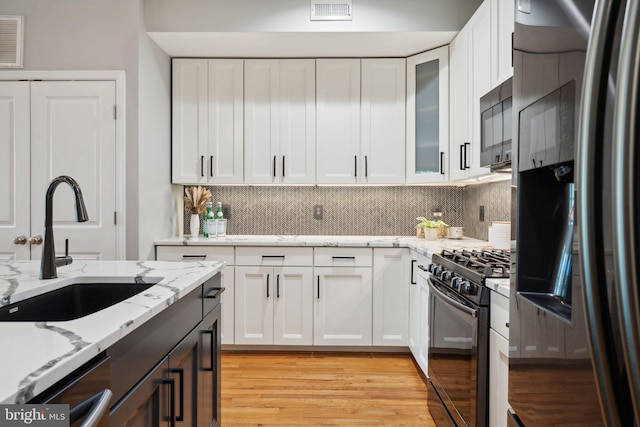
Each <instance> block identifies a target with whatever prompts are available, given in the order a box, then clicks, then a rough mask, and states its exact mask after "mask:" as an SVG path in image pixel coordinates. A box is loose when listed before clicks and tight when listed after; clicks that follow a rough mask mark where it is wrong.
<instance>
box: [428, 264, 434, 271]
mask: <svg viewBox="0 0 640 427" xmlns="http://www.w3.org/2000/svg"><path fill="white" fill-rule="evenodd" d="M435 267H436V266H435V265H434V264H429V267H427V270H429V273H433V270H434V269H435Z"/></svg>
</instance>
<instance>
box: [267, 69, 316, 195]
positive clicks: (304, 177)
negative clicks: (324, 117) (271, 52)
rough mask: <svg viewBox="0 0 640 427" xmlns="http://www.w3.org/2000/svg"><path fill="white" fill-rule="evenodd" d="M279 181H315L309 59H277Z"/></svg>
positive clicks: (313, 103) (313, 82) (313, 99)
mask: <svg viewBox="0 0 640 427" xmlns="http://www.w3.org/2000/svg"><path fill="white" fill-rule="evenodd" d="M279 155H280V157H279V158H278V161H277V162H276V163H277V164H276V169H277V171H278V173H277V175H278V176H279V181H280V182H282V183H287V184H313V183H315V181H316V69H315V61H314V60H313V59H283V60H280V150H279Z"/></svg>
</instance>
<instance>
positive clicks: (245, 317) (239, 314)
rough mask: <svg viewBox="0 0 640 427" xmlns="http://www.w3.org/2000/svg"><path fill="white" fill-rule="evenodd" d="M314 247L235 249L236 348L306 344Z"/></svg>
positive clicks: (310, 331) (309, 336) (310, 329)
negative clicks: (243, 345) (248, 345)
mask: <svg viewBox="0 0 640 427" xmlns="http://www.w3.org/2000/svg"><path fill="white" fill-rule="evenodd" d="M312 274H313V248H279V247H261V248H254V247H238V248H236V274H235V276H236V292H235V316H236V319H235V344H275V345H311V344H312V342H313V338H312V336H313V335H312V334H313V327H312V322H313V315H312V313H313V312H312V305H311V303H312V292H313V288H312V286H311V284H312Z"/></svg>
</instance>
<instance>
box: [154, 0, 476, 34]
mask: <svg viewBox="0 0 640 427" xmlns="http://www.w3.org/2000/svg"><path fill="white" fill-rule="evenodd" d="M145 2H146V8H147V13H146V25H147V29H148V31H156V32H158V31H175V32H226V31H234V32H269V31H273V32H306V31H312V32H313V31H359V32H379V31H382V32H393V31H400V32H405V31H459V30H460V29H461V28H462V27H463V26H464V24H465V23H466V22H467V21H468V20H469V18H470V17H471V15H473V12H475V10H476V9H477V8H478V6H479V5H480V4H481V3H482V0H353V20H352V21H340V22H327V21H313V22H312V21H310V19H309V18H310V1H309V0H180V1H176V0H145Z"/></svg>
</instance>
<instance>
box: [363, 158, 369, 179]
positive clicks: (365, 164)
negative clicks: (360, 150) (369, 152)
mask: <svg viewBox="0 0 640 427" xmlns="http://www.w3.org/2000/svg"><path fill="white" fill-rule="evenodd" d="M368 176H369V161H368V159H367V156H364V177H365V178H366V177H368Z"/></svg>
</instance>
